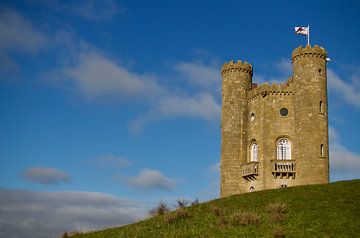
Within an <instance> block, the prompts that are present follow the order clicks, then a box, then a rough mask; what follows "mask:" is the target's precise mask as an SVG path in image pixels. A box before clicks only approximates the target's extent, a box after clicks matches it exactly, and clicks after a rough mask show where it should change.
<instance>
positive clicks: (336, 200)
mask: <svg viewBox="0 0 360 238" xmlns="http://www.w3.org/2000/svg"><path fill="white" fill-rule="evenodd" d="M359 236H360V180H352V181H343V182H336V183H332V184H325V185H309V186H299V187H291V188H284V189H277V190H267V191H261V192H253V193H248V194H242V195H236V196H231V197H228V198H224V199H217V200H213V201H210V202H207V203H202V204H199V205H196V206H192V207H188V208H185V209H180V210H178V211H175V212H171V213H167V214H165V215H162V216H157V217H154V218H151V219H148V220H144V221H140V222H138V223H135V224H131V225H127V226H123V227H119V228H111V229H106V230H102V231H96V232H92V233H87V234H77V235H74V236H72V237H75V238H98V237H359Z"/></svg>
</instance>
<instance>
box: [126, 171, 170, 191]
mask: <svg viewBox="0 0 360 238" xmlns="http://www.w3.org/2000/svg"><path fill="white" fill-rule="evenodd" d="M128 184H129V185H132V186H134V187H139V188H146V189H160V190H173V189H174V188H175V182H174V181H173V180H172V179H170V178H168V177H166V176H164V175H163V174H162V173H160V172H159V171H157V170H152V169H143V170H141V171H140V173H139V175H138V176H136V177H132V178H129V179H128Z"/></svg>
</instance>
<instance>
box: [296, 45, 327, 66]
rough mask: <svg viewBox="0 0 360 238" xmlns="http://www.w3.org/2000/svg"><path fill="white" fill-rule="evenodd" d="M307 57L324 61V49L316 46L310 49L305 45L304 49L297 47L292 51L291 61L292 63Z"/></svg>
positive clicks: (325, 55)
mask: <svg viewBox="0 0 360 238" xmlns="http://www.w3.org/2000/svg"><path fill="white" fill-rule="evenodd" d="M308 56H310V57H319V58H322V59H326V58H327V52H326V50H325V49H324V48H322V47H320V46H318V45H314V47H311V46H310V45H307V46H306V47H302V46H299V47H298V48H296V49H294V50H293V52H292V57H291V60H292V62H294V61H295V60H296V59H298V58H302V57H308Z"/></svg>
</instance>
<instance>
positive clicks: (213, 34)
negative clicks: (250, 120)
mask: <svg viewBox="0 0 360 238" xmlns="http://www.w3.org/2000/svg"><path fill="white" fill-rule="evenodd" d="M1 2H2V3H1V4H0V110H1V111H0V162H1V164H0V188H1V189H0V200H1V201H2V203H1V204H2V205H0V207H1V208H2V209H4V210H6V211H7V213H4V214H3V215H1V214H0V228H1V229H2V230H4V229H5V227H6V232H7V233H6V234H7V236H9V235H11V234H14V232H15V231H16V233H18V235H19V237H26V235H24V234H31V232H35V231H36V232H39V230H40V231H41V232H40V233H41V235H42V236H41V237H51V236H49V234H51V233H56V232H61V231H63V230H87V229H95V228H99V227H104V226H107V225H114V224H122V223H127V222H132V221H134V220H137V219H139V218H142V217H144V214H145V213H146V210H147V209H148V208H149V207H151V206H153V205H154V204H155V203H157V202H158V201H160V200H163V201H166V202H168V203H174V202H175V201H176V200H177V199H178V198H186V199H190V200H193V199H196V198H199V199H200V200H201V201H205V200H209V199H213V198H216V197H218V195H219V171H218V163H219V160H220V125H219V123H220V109H221V94H220V92H221V78H220V69H221V65H222V64H223V63H224V62H226V61H229V60H230V59H235V60H236V59H241V60H246V61H248V62H250V63H251V64H253V66H254V78H253V81H254V82H257V83H263V82H265V81H267V82H283V81H285V80H286V79H287V78H288V77H289V76H290V75H291V61H290V59H291V52H292V50H293V49H294V48H296V47H297V46H299V45H305V44H306V38H305V37H303V36H299V35H295V34H294V32H293V31H294V30H293V27H294V26H306V25H308V24H309V25H310V31H311V35H310V41H311V44H313V45H314V44H318V45H321V46H323V47H324V48H326V49H327V51H328V54H329V57H330V58H331V60H332V61H331V62H330V63H329V64H328V89H329V92H328V96H329V123H330V128H329V132H330V160H331V181H336V180H344V179H353V178H359V177H360V172H359V171H360V148H359V142H358V137H359V136H358V135H359V132H360V126H359V123H358V121H359V118H360V59H359V52H360V44H358V42H360V28H359V27H358V25H359V22H360V16H359V14H358V13H359V12H360V4H359V3H358V2H357V1H316V2H312V1H301V3H300V2H295V1H288V2H287V1H256V2H255V1H254V2H250V1H249V2H240V1H114V0H107V1H98V0H90V1H57V0H51V1H45V0H44V1H42V0H38V1H36V0H28V1H1ZM15 197H16V199H15ZM22 197H23V198H24V200H22V199H21V198H22ZM25 198H26V199H25ZM65 198H66V199H65ZM5 201H6V202H5ZM24 201H26V202H24ZM49 201H51V203H52V204H55V205H56V206H53V207H55V208H56V209H58V210H59V213H56V214H57V215H58V216H57V219H53V220H52V219H51V218H49V217H50V214H49V208H48V207H46V206H45V205H44V204H47V203H49ZM80 201H82V202H80ZM24 204H28V205H29V207H26V206H25V205H24ZM15 205H16V206H17V207H21V208H19V209H20V210H19V211H17V213H16V214H21V216H20V215H18V216H17V215H15V212H14V213H11V211H10V210H8V208H9V207H13V206H15ZM20 205H22V206H20ZM30 205H37V207H38V209H39V210H38V212H37V214H40V215H38V216H37V217H34V215H33V213H31V211H32V210H31V209H32V208H30ZM94 206H95V207H97V208H98V210H92V209H91V208H90V207H94ZM74 207H75V208H76V209H77V211H79V213H81V214H83V216H79V214H78V213H76V214H75V213H66V214H65V213H61V214H60V210H62V211H63V210H67V211H70V210H71V209H70V208H74ZM60 208H61V209H60ZM56 209H55V210H56ZM85 214H87V215H85ZM94 214H97V215H96V217H98V219H97V220H96V221H94V219H90V217H92V216H94ZM99 214H100V215H99ZM101 214H108V215H107V216H105V215H104V216H102V215H101ZM2 216H3V217H2ZM5 216H6V217H13V219H10V220H7V219H5V218H4V217H5ZM61 216H63V217H61ZM59 217H61V219H60V218H59ZM69 221H71V222H69ZM41 222H47V223H49V226H48V227H51V228H48V229H45V228H44V226H40V225H39V224H42V223H41ZM69 223H71V224H69ZM21 224H22V225H21ZM24 224H31V226H26V225H24ZM30 227H32V228H30ZM39 227H42V228H39ZM26 232H28V233H26ZM40 233H39V234H40ZM0 237H2V236H1V235H0Z"/></svg>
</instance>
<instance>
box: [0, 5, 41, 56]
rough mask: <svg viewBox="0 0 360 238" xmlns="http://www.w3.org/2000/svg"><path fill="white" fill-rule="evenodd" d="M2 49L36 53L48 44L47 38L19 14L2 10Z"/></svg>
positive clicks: (0, 39) (0, 21) (0, 44)
mask: <svg viewBox="0 0 360 238" xmlns="http://www.w3.org/2000/svg"><path fill="white" fill-rule="evenodd" d="M0 32H1V34H0V49H2V50H5V51H16V52H25V53H35V52H37V51H38V50H39V49H40V48H42V47H44V46H45V45H46V44H47V39H46V36H45V35H44V34H43V33H41V32H40V31H38V30H37V29H36V27H35V26H34V25H33V24H32V23H31V22H30V21H28V20H26V19H25V18H23V16H22V15H20V14H19V13H17V12H15V11H13V10H10V9H0Z"/></svg>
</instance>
